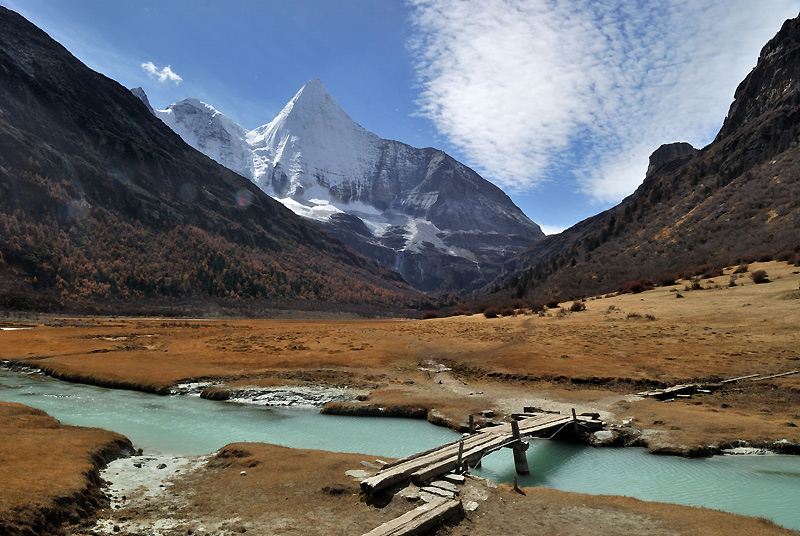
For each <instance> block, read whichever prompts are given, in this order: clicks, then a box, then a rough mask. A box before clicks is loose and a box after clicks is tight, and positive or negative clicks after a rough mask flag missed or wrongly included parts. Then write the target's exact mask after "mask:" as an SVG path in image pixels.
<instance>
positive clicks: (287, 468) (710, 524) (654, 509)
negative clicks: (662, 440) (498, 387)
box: [70, 443, 797, 536]
mask: <svg viewBox="0 0 800 536" xmlns="http://www.w3.org/2000/svg"><path fill="white" fill-rule="evenodd" d="M139 460H142V461H139ZM382 461H385V460H382ZM178 463H182V464H181V465H180V466H178V465H176V463H175V462H174V461H173V460H162V459H159V458H154V457H151V458H148V457H146V456H145V457H138V458H132V459H129V460H120V462H117V463H116V464H112V466H110V467H109V469H108V470H107V471H106V472H105V473H104V478H106V479H108V480H110V481H111V482H112V484H111V486H112V487H113V486H114V485H115V484H114V483H115V481H117V482H120V481H128V482H129V485H128V486H127V487H125V488H117V491H115V493H114V495H115V496H116V497H121V496H122V495H123V494H124V495H125V500H118V501H116V502H115V501H112V508H110V509H107V510H106V511H104V512H103V513H102V515H101V516H100V518H99V519H98V521H97V522H96V523H95V524H93V525H88V526H86V527H85V528H84V529H82V530H80V529H79V530H75V531H73V532H70V535H71V536H89V535H93V536H94V535H113V534H120V535H122V536H126V535H133V534H148V533H151V532H152V533H157V534H189V533H191V534H195V535H211V534H214V535H218V536H231V535H234V534H242V533H251V534H286V535H289V534H297V535H301V534H302V535H307V536H315V535H319V536H323V535H325V536H328V535H331V534H365V533H367V532H369V531H370V530H372V529H373V528H375V527H377V526H379V525H380V524H382V523H384V522H386V521H389V520H391V519H394V518H396V517H398V516H400V515H402V514H403V513H405V512H407V511H409V510H411V509H413V508H414V507H416V506H417V505H418V504H419V503H420V502H421V501H420V500H419V499H418V498H417V497H418V496H419V491H418V490H415V489H414V487H413V486H412V487H411V488H409V489H407V490H406V491H405V492H401V493H398V494H396V495H394V496H391V495H387V496H384V497H382V498H379V499H377V500H375V499H373V500H371V501H367V500H366V499H365V497H364V496H363V495H362V494H361V493H360V487H359V480H360V478H363V477H364V476H366V475H371V474H373V473H374V472H375V471H376V469H375V466H376V465H377V464H376V460H375V458H374V457H373V456H369V455H365V454H364V455H362V454H337V453H330V452H324V451H317V450H303V449H288V448H285V447H278V446H275V445H267V444H256V443H238V444H232V445H228V446H227V447H225V448H223V449H220V451H218V452H217V453H215V454H214V455H212V456H206V457H199V458H192V459H189V460H187V461H185V462H178ZM137 464H138V465H140V467H136V465H137ZM167 464H171V465H169V466H168V467H164V468H162V469H159V468H158V467H160V466H161V465H167ZM174 467H179V470H178V471H177V472H176V471H175V470H174ZM142 473H144V474H145V475H148V474H156V475H159V476H158V478H157V479H156V480H154V481H153V482H154V484H153V483H151V485H149V486H138V485H137V484H135V483H134V484H130V482H132V481H133V479H134V478H135V477H136V476H137V475H141V474H142ZM459 488H460V495H459V497H460V499H461V501H462V504H463V505H465V510H466V511H465V517H464V519H463V520H462V521H461V522H460V523H459V524H458V526H457V528H455V529H452V528H451V529H443V532H440V534H445V533H446V534H451V533H457V534H463V535H470V536H472V535H474V536H480V535H490V534H491V535H494V534H504V533H515V534H526V533H528V532H529V531H530V530H531V527H536V530H537V532H539V533H543V534H581V533H587V532H591V533H593V534H615V535H637V536H638V535H640V534H643V533H648V534H654V535H674V534H686V535H689V534H691V535H720V536H722V535H725V536H727V535H728V534H760V535H787V534H797V532H796V531H791V530H788V529H785V528H782V527H779V526H776V525H775V524H773V523H771V522H769V521H766V520H763V519H758V518H751V517H745V516H739V515H734V514H728V513H723V512H719V511H715V510H709V509H704V508H693V507H686V506H678V505H668V504H661V503H650V502H644V501H639V500H636V499H631V498H627V497H608V496H591V495H584V494H576V493H564V492H559V491H555V490H549V489H544V488H523V489H522V491H523V493H524V494H525V495H522V494H520V493H517V492H515V491H514V490H513V489H512V487H511V486H508V485H499V486H497V485H494V484H492V483H491V482H488V481H485V480H482V479H475V478H469V477H468V478H467V480H466V483H465V484H464V485H463V486H459ZM154 531H155V532H154ZM454 531H455V532H454Z"/></svg>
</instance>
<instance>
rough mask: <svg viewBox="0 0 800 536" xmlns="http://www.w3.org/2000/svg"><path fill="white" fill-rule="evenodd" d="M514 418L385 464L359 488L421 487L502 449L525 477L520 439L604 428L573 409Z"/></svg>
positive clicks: (370, 490)
mask: <svg viewBox="0 0 800 536" xmlns="http://www.w3.org/2000/svg"><path fill="white" fill-rule="evenodd" d="M516 417H517V418H518V419H520V420H519V421H517V420H515V421H512V422H511V423H506V424H502V425H500V426H492V427H489V428H483V429H481V430H479V431H477V432H475V433H472V434H469V435H467V434H465V435H464V437H462V438H461V439H459V440H457V441H453V442H452V443H448V444H446V445H442V446H441V447H436V448H434V449H431V450H428V451H425V452H420V453H418V454H414V455H411V456H408V457H406V458H401V459H399V460H396V461H394V462H391V463H388V464H386V465H384V466H383V467H382V468H381V470H380V471H379V472H378V474H377V475H375V476H373V477H371V478H367V479H366V480H363V481H362V482H361V489H362V490H363V491H364V492H366V493H368V494H373V493H376V492H380V491H382V490H385V489H388V488H391V487H394V486H398V485H402V484H405V483H407V482H409V481H411V482H413V483H415V484H421V483H424V482H427V481H429V480H432V479H434V478H437V477H439V476H441V475H444V474H445V473H449V472H452V471H457V470H464V469H466V468H467V467H475V466H476V465H478V464H479V463H480V460H481V458H483V457H484V456H486V455H487V454H489V453H491V452H494V451H496V450H499V449H501V448H510V449H512V450H513V452H514V463H515V466H516V470H517V473H518V474H528V472H529V470H528V460H527V457H526V455H525V451H526V450H527V449H528V444H527V443H526V442H525V441H523V439H525V438H530V437H542V436H546V437H552V436H554V435H556V434H558V433H559V432H561V431H562V430H564V429H565V428H568V427H571V431H576V432H577V431H578V430H579V429H581V428H586V429H589V430H598V429H600V428H602V427H603V423H602V422H601V421H599V420H597V417H598V415H596V414H584V415H576V414H575V410H572V415H571V416H564V415H560V414H545V415H532V414H518V415H517V416H516Z"/></svg>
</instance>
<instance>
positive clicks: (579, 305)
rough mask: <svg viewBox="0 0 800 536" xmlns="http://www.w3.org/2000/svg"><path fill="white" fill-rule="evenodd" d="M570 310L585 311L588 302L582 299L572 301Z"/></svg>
mask: <svg viewBox="0 0 800 536" xmlns="http://www.w3.org/2000/svg"><path fill="white" fill-rule="evenodd" d="M569 310H570V311H572V312H578V311H585V310H586V304H585V303H583V302H582V301H574V302H572V305H570V307H569Z"/></svg>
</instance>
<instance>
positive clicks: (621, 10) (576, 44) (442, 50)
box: [0, 0, 800, 232]
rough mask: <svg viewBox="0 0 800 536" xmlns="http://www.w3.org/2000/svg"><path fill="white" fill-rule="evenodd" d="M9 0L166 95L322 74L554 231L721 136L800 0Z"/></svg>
mask: <svg viewBox="0 0 800 536" xmlns="http://www.w3.org/2000/svg"><path fill="white" fill-rule="evenodd" d="M0 5H3V6H6V7H8V8H10V9H13V10H15V11H17V12H19V13H21V14H22V15H23V16H25V17H26V18H28V20H30V21H31V22H33V23H34V24H36V25H37V26H39V27H40V28H42V29H43V30H45V31H46V32H47V33H49V34H50V35H51V36H52V37H53V38H54V39H56V40H57V41H59V42H60V43H61V44H63V45H64V46H65V47H66V48H67V49H68V50H70V52H72V53H73V54H74V55H75V56H76V57H77V58H78V59H80V60H81V61H83V62H84V63H86V64H87V65H88V66H89V67H91V68H92V69H95V70H97V71H99V72H101V73H103V74H105V75H106V76H108V77H110V78H112V79H114V80H116V81H118V82H119V83H121V84H123V85H124V86H126V87H135V86H141V87H143V88H144V89H145V91H146V92H147V94H148V96H149V97H150V101H151V103H152V104H153V106H155V107H156V108H164V107H166V106H167V105H169V104H171V103H173V102H176V101H178V100H181V99H184V98H187V97H194V98H199V99H200V100H202V101H205V102H208V103H209V104H211V105H213V106H214V107H215V108H217V109H218V110H220V111H221V112H223V113H225V114H226V115H228V116H230V117H231V118H232V119H234V120H235V121H237V122H238V123H240V124H241V125H242V126H244V127H246V128H250V129H252V128H255V127H257V126H260V125H262V124H265V123H267V122H269V121H271V120H272V119H273V117H274V116H275V115H276V114H277V113H278V112H279V111H280V109H281V108H282V107H283V105H284V104H285V103H286V102H287V101H288V100H289V99H291V97H292V96H293V95H294V94H295V92H296V91H297V90H298V89H299V88H300V87H301V86H302V85H303V84H304V83H305V82H307V81H308V80H310V79H312V78H319V79H321V80H322V81H323V83H324V84H325V85H326V86H327V88H328V90H329V91H330V93H331V94H332V95H333V96H334V97H335V98H336V99H337V100H338V101H339V103H340V104H341V105H342V107H343V108H344V109H345V110H346V111H347V112H348V114H349V115H350V116H351V117H352V118H353V119H354V120H355V121H357V122H358V123H360V124H361V125H362V126H364V127H365V128H367V129H368V130H371V131H372V132H375V133H376V134H378V135H380V136H382V137H385V138H391V139H396V140H399V141H402V142H405V143H408V144H410V145H414V146H417V147H427V146H433V147H438V148H440V149H443V150H445V151H446V152H448V153H449V154H451V155H452V156H454V157H455V158H457V159H458V160H460V161H462V162H464V163H465V164H467V165H469V166H471V167H473V168H474V169H475V170H477V171H478V172H479V173H481V174H482V175H483V176H484V178H486V179H488V180H491V181H492V182H494V183H495V184H497V185H498V186H500V187H501V188H503V189H504V190H505V191H506V193H508V194H509V195H510V196H511V198H512V199H513V200H514V202H515V203H516V204H517V205H518V206H519V207H520V208H521V209H522V210H523V211H524V212H525V213H526V214H527V215H528V216H529V217H530V218H531V219H533V220H534V221H536V222H537V223H539V224H540V225H542V227H543V228H544V229H545V231H546V232H547V231H550V232H552V231H556V230H560V229H563V228H566V227H568V226H570V225H572V224H574V223H576V222H578V221H580V220H582V219H584V218H587V217H589V216H591V215H594V214H596V213H597V212H600V211H601V210H604V209H606V208H608V207H610V206H613V205H614V204H616V203H618V202H619V201H620V200H621V199H622V198H623V197H625V196H626V195H629V194H630V193H632V192H633V190H634V189H635V188H636V186H637V185H638V184H639V183H640V182H641V180H642V179H643V178H644V172H645V170H646V168H647V157H648V155H649V154H650V153H651V152H652V151H653V150H655V149H656V148H657V147H658V146H659V145H661V144H662V143H669V142H672V141H688V142H690V143H692V144H693V145H695V147H698V148H700V147H702V146H704V145H706V144H707V143H709V142H710V141H711V140H712V139H713V138H714V136H715V134H716V132H717V131H718V130H719V127H720V126H721V124H722V121H723V120H724V118H725V115H726V113H727V111H728V108H729V106H730V103H731V101H732V100H733V93H734V90H735V89H736V86H737V84H738V83H739V82H740V81H741V80H742V79H743V78H744V76H745V75H746V74H747V73H748V72H749V71H750V69H751V68H752V67H753V66H754V65H755V63H756V60H757V58H758V53H759V51H760V49H761V47H762V46H763V45H764V44H765V43H766V42H767V41H768V40H769V39H770V38H771V37H772V36H773V35H774V34H775V33H776V32H777V31H778V29H780V26H781V24H782V22H783V21H784V20H785V19H787V18H791V17H794V16H797V14H798V11H800V0H759V1H754V0H704V1H700V0H663V1H659V2H652V1H644V0H640V1H635V0H627V1H626V0H619V1H608V2H596V1H592V0H548V1H544V0H525V1H522V0H480V1H478V0H475V1H463V0H437V1H428V0H408V1H401V0H297V1H292V2H287V1H286V0H280V1H274V0H228V1H226V2H219V1H210V0H207V1H194V0H181V1H178V0H160V1H149V0H141V1H137V2H129V1H128V2H121V1H116V0H105V1H101V0H68V1H67V0H0ZM167 67H168V68H169V69H168V70H165V68H167Z"/></svg>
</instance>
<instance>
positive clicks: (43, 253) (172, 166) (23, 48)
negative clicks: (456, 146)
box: [0, 7, 420, 314]
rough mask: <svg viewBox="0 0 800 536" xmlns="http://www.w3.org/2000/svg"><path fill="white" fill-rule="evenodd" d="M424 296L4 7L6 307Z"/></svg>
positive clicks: (259, 304)
mask: <svg viewBox="0 0 800 536" xmlns="http://www.w3.org/2000/svg"><path fill="white" fill-rule="evenodd" d="M140 97H141V95H140ZM417 299H420V295H419V293H417V292H416V291H414V290H413V289H411V288H410V287H409V286H408V285H407V284H406V283H405V282H404V281H403V280H402V277H401V276H400V275H399V274H398V273H397V272H394V271H391V270H388V269H386V268H383V267H382V266H380V265H379V264H377V263H375V262H373V261H371V260H369V259H367V258H366V257H363V256H361V255H359V254H357V253H356V252H354V251H353V250H351V249H349V248H347V247H346V246H345V245H343V244H342V243H341V242H340V241H339V240H336V239H335V238H333V237H331V236H330V235H329V234H328V233H325V232H324V231H321V230H320V229H319V228H318V227H317V226H315V225H312V224H310V223H308V222H307V221H305V220H303V219H302V218H299V217H297V216H296V215H295V214H293V213H292V212H291V211H290V210H288V209H286V207H284V206H283V205H282V204H280V203H278V202H276V201H274V200H273V199H272V198H270V197H269V196H267V195H265V194H264V193H263V192H261V191H260V190H259V189H258V188H256V187H255V186H254V185H253V184H252V183H251V182H250V181H248V180H247V179H245V178H243V177H241V176H240V175H238V174H236V173H233V172H232V171H230V170H228V169H226V168H225V167H223V166H221V165H219V164H217V163H215V162H213V161H212V160H210V159H209V158H208V157H206V156H205V155H203V154H201V153H200V152H198V151H196V150H194V149H192V148H191V147H189V146H188V145H186V144H185V143H184V142H183V141H182V140H181V139H180V137H178V136H177V135H176V134H175V133H174V132H173V131H172V130H170V129H169V128H167V126H166V125H164V123H163V122H162V121H160V120H158V119H156V118H155V117H153V115H152V114H151V113H150V112H149V111H148V110H147V109H145V107H143V106H142V104H141V102H140V101H139V100H137V98H136V97H135V96H134V95H132V94H131V92H130V91H128V90H127V89H125V88H123V87H122V86H120V85H119V84H117V83H116V82H114V81H113V80H110V79H108V78H106V77H104V76H102V75H100V74H98V73H96V72H94V71H92V70H90V69H89V68H87V67H86V66H85V65H83V64H82V63H81V62H79V61H78V60H77V59H75V58H74V57H73V56H72V55H71V54H70V53H69V52H68V51H67V50H66V49H64V48H63V47H62V46H60V45H59V44H58V43H56V42H55V41H53V40H52V39H51V38H50V37H49V36H48V35H47V34H45V33H44V32H42V31H41V30H39V29H38V28H36V27H35V26H34V25H32V24H30V23H29V22H28V21H26V20H25V19H24V18H23V17H21V16H19V15H18V14H16V13H14V12H13V11H10V10H8V9H5V8H2V7H0V308H4V309H33V310H54V311H85V312H96V311H104V312H108V313H117V312H127V313H138V314H141V313H148V314H151V313H153V312H158V313H159V314H167V313H169V312H178V313H179V314H198V313H202V314H214V313H222V314H225V312H226V311H227V312H236V313H237V314H249V313H253V314H264V312H265V311H268V310H273V309H275V308H281V307H289V306H292V307H295V306H297V307H314V308H323V309H324V308H325V307H328V308H336V309H338V310H342V309H346V308H348V307H350V306H361V305H366V306H376V307H386V306H388V307H405V306H407V305H408V304H409V303H413V302H414V301H415V300H417Z"/></svg>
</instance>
